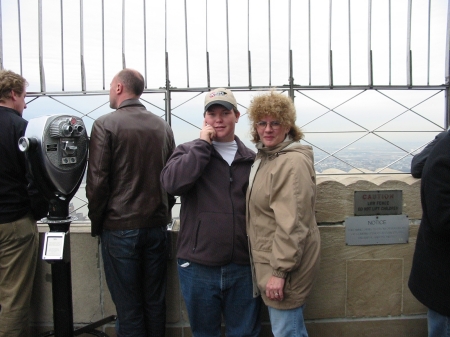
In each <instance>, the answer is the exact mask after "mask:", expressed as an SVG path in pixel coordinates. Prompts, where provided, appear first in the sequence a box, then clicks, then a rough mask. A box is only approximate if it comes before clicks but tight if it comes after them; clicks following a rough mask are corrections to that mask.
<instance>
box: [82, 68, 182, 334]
mask: <svg viewBox="0 0 450 337" xmlns="http://www.w3.org/2000/svg"><path fill="white" fill-rule="evenodd" d="M143 90H144V78H143V77H142V75H141V74H140V73H139V72H137V71H135V70H132V69H124V70H122V71H121V72H119V73H118V74H117V75H116V76H115V77H114V78H113V80H112V82H111V87H110V92H109V99H110V107H111V108H112V109H117V110H116V111H113V112H111V113H109V114H106V115H104V116H101V117H100V118H98V119H97V120H96V121H95V123H94V125H93V127H92V133H91V139H90V145H89V153H90V155H89V166H88V174H87V184H86V194H87V198H88V200H89V218H90V219H91V230H92V235H93V236H95V235H100V239H101V247H102V256H103V262H104V268H105V275H106V282H107V284H108V288H109V290H110V292H111V297H112V299H113V301H114V304H115V305H116V310H117V322H116V332H117V336H118V337H125V336H126V337H128V336H133V337H147V336H164V333H165V313H166V308H165V292H166V244H167V243H166V241H167V233H166V225H167V223H168V222H169V220H170V218H171V216H170V209H171V205H173V201H174V199H173V197H171V196H169V195H168V194H167V193H166V192H165V191H164V189H163V188H162V187H161V184H160V181H159V175H160V173H161V170H162V168H163V167H164V165H165V163H166V161H167V159H168V158H169V157H170V155H171V154H172V152H173V150H174V148H175V142H174V137H173V133H172V130H171V128H170V126H169V125H168V124H167V123H166V122H165V121H164V120H162V119H161V118H160V117H158V116H156V115H154V114H153V113H151V112H149V111H147V110H146V109H145V107H144V105H143V104H142V103H141V102H140V101H139V97H140V96H141V94H142V92H143Z"/></svg>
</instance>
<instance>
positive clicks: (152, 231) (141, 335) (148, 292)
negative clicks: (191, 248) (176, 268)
mask: <svg viewBox="0 0 450 337" xmlns="http://www.w3.org/2000/svg"><path fill="white" fill-rule="evenodd" d="M101 243H102V257H103V264H104V267H105V276H106V283H107V284H108V288H109V291H110V293H111V297H112V300H113V301H114V304H115V305H116V310H117V321H116V333H117V337H147V336H161V337H162V336H164V333H165V325H166V303H165V294H166V283H167V249H166V244H167V232H166V228H165V227H156V228H141V229H133V230H117V231H110V230H103V232H102V235H101Z"/></svg>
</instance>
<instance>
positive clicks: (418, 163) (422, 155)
mask: <svg viewBox="0 0 450 337" xmlns="http://www.w3.org/2000/svg"><path fill="white" fill-rule="evenodd" d="M447 132H448V131H442V132H440V133H438V135H437V136H436V137H435V138H434V139H433V140H432V141H431V142H430V143H429V144H428V145H427V146H425V147H424V149H423V150H422V151H421V152H419V153H418V154H416V155H415V156H414V157H413V159H412V160H411V175H412V176H413V177H414V178H420V177H422V170H423V166H424V165H425V162H426V161H427V158H428V155H429V154H430V152H431V150H432V149H433V147H434V145H436V143H437V142H439V141H440V140H441V139H442V138H444V136H445V135H446V134H447Z"/></svg>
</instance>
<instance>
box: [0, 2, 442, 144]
mask: <svg viewBox="0 0 450 337" xmlns="http://www.w3.org/2000/svg"><path fill="white" fill-rule="evenodd" d="M41 3H42V47H43V48H42V55H43V69H44V72H45V89H46V91H47V92H53V93H55V92H61V91H63V90H64V91H65V92H72V91H73V92H80V91H81V89H82V86H81V83H82V78H81V72H82V67H81V57H83V61H84V66H85V73H86V90H87V92H88V93H87V94H86V95H83V96H74V97H66V96H64V97H62V96H57V97H56V96H55V97H54V98H53V99H52V98H48V97H39V98H37V99H35V100H33V98H32V97H34V96H39V95H40V94H39V92H40V91H41V88H40V77H39V21H38V18H39V15H38V12H39V6H38V5H39V1H37V0H19V1H11V0H9V1H8V0H3V1H1V11H2V17H1V19H2V22H1V24H2V62H3V67H4V68H6V69H11V70H13V71H16V72H20V70H21V66H22V74H23V75H24V77H25V78H27V80H28V81H29V83H30V85H29V87H28V92H29V93H30V103H29V105H28V109H27V110H26V111H25V113H24V116H25V118H27V119H29V118H33V117H37V116H39V115H43V114H54V113H59V114H60V113H75V114H78V112H79V113H81V114H87V113H89V117H84V121H85V123H86V125H87V127H88V129H90V126H91V125H92V121H93V119H95V118H96V117H98V116H99V115H101V114H104V113H107V112H109V111H110V109H109V106H108V104H107V101H108V97H107V96H95V95H90V93H92V92H102V91H103V90H104V89H106V90H108V89H109V83H110V81H111V79H112V77H113V76H114V74H115V73H117V72H118V71H119V70H120V69H121V68H122V48H123V49H124V55H125V61H126V66H127V67H131V68H135V69H137V70H139V71H140V72H142V73H145V68H144V60H145V52H146V60H147V72H146V73H145V75H146V78H147V88H148V89H157V88H160V87H163V86H164V85H165V51H167V52H168V55H169V63H170V65H169V72H170V84H171V86H173V87H177V88H187V87H189V88H204V87H206V86H207V82H206V80H207V73H206V69H207V68H206V52H207V51H208V52H209V56H210V73H211V87H220V86H228V70H229V72H230V86H232V87H241V86H247V85H248V50H250V51H251V62H252V64H251V65H252V84H253V86H255V87H257V86H281V85H285V84H288V79H289V59H288V57H289V53H288V52H289V50H290V49H292V52H293V77H294V80H295V83H296V84H300V85H302V86H309V85H310V84H311V85H313V86H320V85H324V86H327V85H328V84H329V76H330V73H329V66H328V62H329V49H330V47H331V49H332V50H333V79H334V84H335V85H350V84H352V85H367V84H368V78H369V67H368V57H369V55H368V50H369V49H371V50H372V52H373V78H374V84H375V85H389V84H392V85H406V83H407V70H408V69H407V63H406V59H407V43H408V39H407V37H408V36H407V31H408V28H407V27H408V0H391V1H389V0H372V1H370V0H332V1H330V0H311V1H308V0H291V1H288V0H276V1H275V0H271V1H269V0H248V1H244V0H228V1H226V0H214V1H213V0H186V1H184V0H167V1H163V0H152V1H145V2H144V1H143V0H125V1H122V0H104V2H103V4H104V33H102V1H101V0H89V1H86V0H84V1H83V0H64V1H60V0H42V2H41ZM411 3H412V16H411V50H412V64H413V67H412V69H413V72H412V83H413V84H414V85H427V84H430V85H440V84H443V83H444V82H445V62H446V43H447V41H446V39H448V37H447V36H446V33H447V16H448V1H446V0H432V1H431V2H429V1H427V0H414V1H412V2H411ZM61 4H62V9H61ZM144 4H145V15H146V21H145V30H144ZM429 4H431V11H430V19H431V20H430V34H429V37H430V39H429V41H428V8H429ZM185 5H186V7H185ZM227 5H228V21H227V7H226V6H227ZM18 6H19V7H20V20H21V26H20V27H21V48H22V51H21V53H22V65H21V63H20V45H19V25H18V18H19V15H18V14H19V11H18ZM349 6H350V7H349ZM389 6H390V15H391V20H390V24H389ZM185 9H186V13H187V15H186V18H187V20H185ZM61 10H62V15H63V20H61ZM123 11H124V13H125V14H124V20H125V21H124V23H123V22H122V12H123ZM369 12H371V16H370V17H369ZM80 13H82V16H81V15H80ZM269 13H270V21H269ZM309 13H310V18H311V21H310V22H309V21H308V15H309ZM330 13H331V20H330ZM349 13H350V19H349ZM369 19H370V20H371V21H369ZM62 22H63V23H62ZM227 22H228V33H229V38H228V40H227ZM330 22H331V26H330ZM369 22H371V25H369ZM389 26H390V28H391V33H390V35H389ZM123 27H124V31H123V30H122V29H123ZM186 28H187V29H186ZM349 29H350V34H349ZM369 30H370V32H371V34H369ZM144 33H146V39H144ZM309 33H310V35H311V49H310V50H309V39H308V37H309ZM330 33H331V41H330V38H329V37H330ZM61 34H62V36H61ZM102 34H104V35H102ZM186 34H187V43H186V39H185V38H186ZM102 36H104V40H102ZM122 37H123V38H122ZM62 38H63V47H64V48H63V52H62V48H61V46H62V45H61V40H62ZM102 41H104V61H105V62H104V64H103V58H102V57H103V56H102ZM144 41H145V43H146V48H145V47H144ZM350 41H351V49H349V44H350ZM428 43H429V44H430V49H429V51H430V53H429V57H430V59H429V60H430V61H429V68H428ZM227 45H229V67H228V63H227V61H228V59H227V56H228V49H227ZM389 46H391V58H390V59H389ZM369 47H370V48H369ZM447 47H448V46H447ZM309 52H310V53H311V58H309ZM447 52H448V51H447ZM350 59H351V66H350V64H349V60H350ZM62 65H64V76H63V73H62ZM103 65H104V69H105V79H104V80H103ZM309 69H311V83H309V79H310V78H309V74H310V73H309ZM188 75H189V77H188ZM103 81H104V83H103ZM104 93H105V94H107V92H106V91H105V92H104ZM359 93H361V90H336V89H333V90H314V91H302V92H301V93H299V92H297V93H296V98H295V104H296V107H297V113H298V125H299V126H301V127H302V128H303V130H304V131H305V133H306V139H305V140H306V141H307V142H310V143H313V146H314V145H316V146H317V147H318V148H322V147H324V146H325V147H327V146H328V147H329V146H336V145H339V146H341V145H343V144H347V143H349V142H351V141H353V140H354V139H356V138H358V137H360V136H361V134H358V133H351V132H347V131H363V130H365V129H367V130H374V129H377V130H381V131H392V132H391V133H383V134H382V135H383V137H386V138H388V139H389V140H392V141H394V142H396V143H401V144H402V147H405V148H408V149H412V148H415V147H418V146H420V145H421V144H424V143H426V142H427V141H429V140H431V139H432V138H433V137H434V133H435V132H438V131H439V130H440V129H442V128H443V126H444V125H443V123H444V92H440V93H437V92H436V91H430V90H414V91H412V90H403V91H391V90H385V91H382V93H379V92H376V91H371V90H369V91H366V92H364V93H361V94H359ZM436 93H437V94H436ZM255 94H257V93H256V92H236V97H237V100H238V103H240V104H241V107H240V110H241V113H242V114H243V115H244V116H243V117H242V118H241V120H240V122H239V123H238V126H237V134H238V135H239V136H240V138H241V139H243V140H244V141H245V142H246V144H247V145H248V146H253V145H252V144H251V143H250V142H249V141H248V138H249V136H248V130H249V123H248V120H247V119H246V116H245V110H246V109H245V108H246V107H247V106H248V105H249V103H250V100H251V98H252V97H253V96H254V95H255ZM358 94H359V95H358ZM384 94H386V95H387V96H386V95H384ZM434 94H436V95H435V96H433V97H432V98H431V99H428V100H427V98H428V97H430V96H432V95H434ZM353 96H356V98H354V99H352V100H350V101H349V102H348V103H346V104H344V105H342V106H340V107H338V108H336V109H335V112H338V113H339V114H337V113H335V112H333V111H329V109H332V108H335V107H337V106H339V105H340V104H341V103H343V102H344V101H346V100H348V99H350V98H351V97H353ZM203 98H204V94H200V95H198V93H193V92H184V93H175V94H173V96H172V102H171V103H172V107H177V108H175V109H174V110H173V114H174V116H172V126H173V129H174V133H175V137H176V141H177V143H182V142H185V141H188V140H191V139H193V138H196V137H198V133H199V130H198V128H196V127H195V126H200V125H201V122H202V107H203ZM143 99H144V100H145V101H146V102H149V103H150V104H148V103H145V104H146V105H147V106H148V108H149V109H150V110H151V111H153V112H155V113H156V114H159V115H163V114H164V111H163V110H164V103H165V102H164V95H163V94H160V93H158V94H144V95H143ZM187 100H189V101H188V102H187V103H185V104H182V103H184V102H185V101H187ZM394 100H396V101H398V102H399V103H401V104H402V105H403V106H402V105H400V104H398V103H396V102H394ZM424 100H426V102H425V103H422V104H420V105H418V106H417V107H415V108H414V109H413V110H414V112H412V111H408V108H411V107H413V106H415V105H417V104H419V103H420V102H422V101H424ZM318 102H320V103H318ZM61 103H63V104H65V105H63V104H61ZM180 104H182V105H180ZM66 105H68V106H70V107H72V108H73V109H76V110H73V109H71V108H69V107H67V106H66ZM179 105H180V106H179ZM178 106H179V107H178ZM77 111H78V112H77ZM415 112H417V113H419V114H422V115H424V116H426V118H427V119H428V120H425V119H423V118H421V117H420V116H418V115H417V114H416V113H415ZM399 114H401V115H400V116H399V117H398V118H396V119H394V120H393V121H391V122H389V123H388V124H386V125H384V124H385V123H386V122H387V121H390V120H391V119H392V118H393V117H394V116H397V115H399ZM178 117H179V118H178ZM181 119H183V120H186V121H189V123H191V124H193V125H195V126H193V125H191V124H187V123H185V122H184V121H182V120H181ZM350 121H353V122H355V123H356V124H355V123H352V122H350ZM378 128H379V129H378ZM398 131H408V132H406V133H404V132H402V133H401V132H398ZM422 131H430V132H422ZM317 132H334V133H328V134H327V133H317ZM364 143H367V144H370V143H373V144H387V143H386V142H384V141H380V140H379V138H378V137H376V136H374V135H369V136H367V137H365V138H364V139H363V140H361V141H359V142H358V144H364ZM377 146H378V145H377ZM387 146H390V145H387ZM319 152H320V151H319V150H317V151H316V153H319Z"/></svg>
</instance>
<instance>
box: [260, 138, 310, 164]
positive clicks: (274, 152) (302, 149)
mask: <svg viewBox="0 0 450 337" xmlns="http://www.w3.org/2000/svg"><path fill="white" fill-rule="evenodd" d="M256 148H257V149H258V154H257V155H256V159H259V158H262V157H267V158H268V159H269V160H270V159H272V158H276V157H278V156H279V155H280V154H285V153H288V152H298V153H301V154H303V155H304V156H307V157H308V158H309V159H310V160H311V161H312V162H314V153H313V149H312V147H311V146H309V145H302V144H300V142H296V141H293V140H292V139H290V137H289V136H288V137H286V139H285V140H284V141H283V142H281V143H279V144H278V145H276V146H272V147H265V146H264V144H263V143H262V142H259V143H257V144H256Z"/></svg>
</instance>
